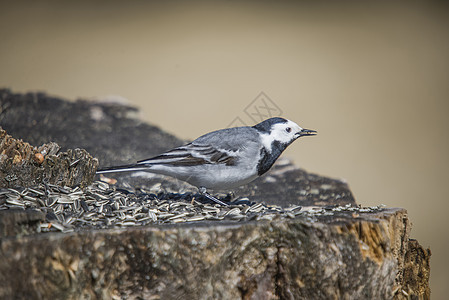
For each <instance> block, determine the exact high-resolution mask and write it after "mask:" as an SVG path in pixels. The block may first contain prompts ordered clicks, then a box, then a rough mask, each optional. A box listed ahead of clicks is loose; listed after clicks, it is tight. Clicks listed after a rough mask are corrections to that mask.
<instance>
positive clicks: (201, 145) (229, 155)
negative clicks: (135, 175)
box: [138, 127, 259, 166]
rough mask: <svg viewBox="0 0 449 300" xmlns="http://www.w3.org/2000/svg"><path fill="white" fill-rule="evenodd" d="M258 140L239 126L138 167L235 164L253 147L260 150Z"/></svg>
mask: <svg viewBox="0 0 449 300" xmlns="http://www.w3.org/2000/svg"><path fill="white" fill-rule="evenodd" d="M258 142H259V137H258V135H257V132H256V130H255V129H252V128H248V127H236V128H228V129H222V130H217V131H213V132H210V133H207V134H205V135H203V136H201V137H199V138H197V139H196V140H194V141H193V142H191V143H189V144H187V145H184V146H181V147H178V148H175V149H172V150H169V151H167V152H165V153H163V154H161V155H158V156H156V157H153V158H150V159H146V160H142V161H139V162H138V164H167V165H173V166H197V165H205V164H225V165H228V166H230V165H235V164H236V163H237V160H238V153H239V152H240V151H243V150H244V149H246V148H248V147H250V146H251V145H252V146H253V147H254V148H255V149H256V151H259V149H258V148H257V147H258V146H257V143H258Z"/></svg>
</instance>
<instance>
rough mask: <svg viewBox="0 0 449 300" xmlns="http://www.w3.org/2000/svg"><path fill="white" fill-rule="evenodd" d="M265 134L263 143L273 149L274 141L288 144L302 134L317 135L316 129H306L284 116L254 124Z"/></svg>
mask: <svg viewBox="0 0 449 300" xmlns="http://www.w3.org/2000/svg"><path fill="white" fill-rule="evenodd" d="M254 128H255V129H257V130H258V131H259V132H260V133H261V134H262V136H263V143H264V144H265V147H266V148H267V149H271V144H272V143H273V142H277V143H280V144H282V145H284V146H288V145H290V144H291V143H293V142H294V141H295V140H296V139H298V138H299V137H302V136H309V135H316V131H315V130H310V129H304V128H302V127H300V126H299V125H298V124H296V123H295V122H292V121H290V120H287V119H284V118H279V117H276V118H270V119H267V120H265V121H263V122H260V123H259V124H257V125H255V126H254Z"/></svg>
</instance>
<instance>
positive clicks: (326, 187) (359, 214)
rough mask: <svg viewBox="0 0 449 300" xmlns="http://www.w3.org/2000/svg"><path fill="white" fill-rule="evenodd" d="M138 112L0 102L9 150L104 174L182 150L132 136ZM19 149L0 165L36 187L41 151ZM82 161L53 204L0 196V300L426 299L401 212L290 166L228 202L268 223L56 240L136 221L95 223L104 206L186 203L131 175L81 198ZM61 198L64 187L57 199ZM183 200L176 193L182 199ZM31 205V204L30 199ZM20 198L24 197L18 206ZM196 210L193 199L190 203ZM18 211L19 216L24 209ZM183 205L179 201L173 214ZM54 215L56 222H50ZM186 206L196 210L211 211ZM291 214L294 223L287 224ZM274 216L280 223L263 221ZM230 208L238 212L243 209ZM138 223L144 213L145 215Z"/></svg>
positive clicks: (420, 263) (32, 98) (34, 100)
mask: <svg viewBox="0 0 449 300" xmlns="http://www.w3.org/2000/svg"><path fill="white" fill-rule="evenodd" d="M135 112H136V110H135V109H134V108H131V107H127V106H124V105H120V104H113V103H91V102H87V101H76V102H68V101H64V100H61V99H56V98H51V97H48V96H47V95H45V94H26V95H21V94H13V93H11V92H10V91H9V90H0V126H1V127H2V128H3V129H4V130H6V131H7V132H8V134H11V135H12V137H14V138H15V140H14V141H18V139H23V140H24V141H26V142H29V143H31V144H34V145H40V144H45V143H49V142H50V141H53V142H55V143H57V145H59V146H60V147H61V150H62V151H66V152H67V153H69V152H68V150H69V149H75V148H84V149H86V150H87V151H88V153H90V154H91V155H92V156H94V157H97V158H99V160H100V163H101V164H102V165H103V166H106V165H110V164H113V163H114V164H115V163H117V164H120V163H129V162H132V161H136V160H138V159H143V158H146V157H149V156H152V155H156V154H158V153H160V152H162V151H164V150H167V149H169V148H172V147H174V146H178V145H180V144H182V143H183V141H181V140H179V139H177V138H176V137H173V136H171V135H169V134H167V133H165V132H163V131H162V130H160V129H159V128H157V127H154V126H151V125H148V124H145V123H143V122H141V121H140V120H139V119H137V118H136V117H135V115H134V114H135ZM130 113H131V114H130ZM19 120H20V122H19ZM8 140H9V141H11V138H9V137H8ZM147 141H154V143H150V144H149V143H148V142H147ZM20 143H22V142H20ZM20 143H19V144H20ZM2 145H5V143H3V144H2ZM10 145H11V144H10ZM20 145H24V146H23V147H19V148H14V147H11V146H10V147H9V148H8V147H6V148H3V149H15V150H14V151H9V152H8V151H5V153H4V154H5V155H6V157H7V159H5V158H2V161H3V162H5V161H8V163H7V165H8V166H13V167H15V166H14V159H15V157H16V156H17V153H19V154H20V157H21V159H25V161H27V162H29V166H28V167H27V168H28V169H26V168H25V169H24V171H23V173H26V174H25V175H23V176H31V175H32V174H38V172H37V171H32V168H40V167H41V166H39V164H37V165H36V163H37V162H38V161H37V162H36V161H35V160H33V155H35V153H37V152H39V151H38V149H37V150H36V148H33V147H32V146H29V145H26V144H24V143H23V144H20ZM19 149H25V150H26V151H22V150H19ZM21 151H22V152H21ZM36 151H37V152H36ZM7 153H8V154H7ZM83 153H84V152H83ZM83 155H85V156H84V157H87V158H88V159H87V161H89V162H90V165H89V164H86V165H84V167H83V168H82V169H83V170H84V171H83V172H82V173H78V174H81V175H80V177H77V178H79V179H77V180H73V181H60V180H59V181H58V180H55V181H53V185H54V186H53V187H52V188H53V189H52V193H53V194H52V195H48V194H46V193H41V192H39V191H38V188H37V187H36V188H34V184H37V183H39V178H42V176H41V177H39V176H34V177H29V178H30V180H35V181H33V184H32V185H33V187H31V188H28V189H26V188H24V186H26V183H25V182H24V184H20V185H21V186H22V187H19V186H17V185H16V184H17V183H18V182H19V181H16V183H12V184H9V185H7V186H8V187H10V189H3V190H0V208H2V210H0V256H1V260H0V280H1V281H2V285H0V297H1V298H13V297H15V298H45V299H47V298H48V299H50V298H51V299H78V298H104V299H110V298H115V299H118V298H130V299H137V298H139V299H142V298H144V299H159V298H163V299H175V298H176V299H179V298H193V299H196V298H198V299H210V298H224V299H335V298H338V299H340V298H342V299H389V298H394V299H409V298H412V299H415V298H424V299H428V298H429V297H430V290H429V273H430V265H429V259H430V250H428V249H427V250H426V249H423V248H422V247H421V246H420V245H419V243H418V242H417V241H416V240H412V239H410V222H409V220H408V217H407V212H406V210H405V209H402V208H383V207H380V206H379V207H372V208H363V207H359V206H357V204H356V202H355V200H354V198H353V196H352V193H351V191H350V189H349V187H348V186H347V184H346V183H344V182H342V181H340V180H335V179H331V178H327V177H322V176H319V175H315V174H310V173H308V172H306V171H304V170H301V169H298V168H296V167H295V166H294V165H292V164H291V163H290V162H288V161H286V160H284V161H280V162H279V163H278V164H277V165H276V166H274V168H273V169H272V170H271V171H269V172H268V173H267V174H266V176H264V177H262V178H260V179H258V180H256V181H255V182H253V183H251V184H249V185H247V186H245V187H242V188H240V189H238V190H237V191H236V194H237V196H243V197H248V198H249V200H250V201H254V202H258V203H264V205H263V206H260V205H259V206H258V207H259V209H260V208H261V207H263V208H264V209H265V212H264V213H263V214H262V213H260V214H257V213H253V214H252V215H251V214H247V215H246V216H244V217H243V218H240V217H239V219H238V220H234V219H232V218H226V216H223V215H222V216H223V218H221V219H220V218H216V220H215V221H211V219H205V220H201V221H187V220H185V218H186V217H183V216H181V217H179V218H178V219H179V220H180V219H183V220H184V221H183V223H176V222H175V221H174V220H176V219H171V221H170V218H169V217H166V218H165V219H164V221H163V222H162V221H161V222H160V223H157V222H153V223H151V222H150V223H145V224H146V225H142V226H135V225H133V226H127V225H126V224H125V223H126V220H125V221H123V222H121V223H120V224H122V225H120V226H119V225H117V224H118V223H109V225H108V224H107V223H104V226H97V227H95V226H87V225H86V226H74V227H71V229H70V230H65V229H67V228H68V227H63V226H62V225H61V224H63V225H64V224H65V223H61V224H59V223H58V222H62V221H64V222H66V223H67V224H69V218H70V220H71V221H73V219H74V218H77V217H80V218H82V217H83V216H86V215H88V214H91V215H95V216H101V215H103V216H106V214H107V215H111V216H114V218H115V217H117V216H123V217H124V218H125V219H126V218H128V217H131V218H132V217H133V216H134V215H133V214H135V213H134V211H133V210H126V209H124V208H123V207H122V208H120V207H119V208H118V209H115V208H114V207H113V208H112V210H109V211H106V210H105V208H104V206H106V205H109V204H108V203H112V202H113V201H116V202H117V201H119V200H115V199H116V198H117V199H121V200H120V201H122V200H123V201H125V200H126V201H128V202H126V201H125V202H124V203H125V204H126V203H131V202H132V201H134V202H132V203H133V205H139V203H150V202H149V201H156V200H151V199H149V198H148V197H147V194H145V193H147V192H146V191H164V192H163V193H162V192H161V193H160V194H158V195H156V196H155V197H159V198H160V197H161V195H162V194H163V195H165V196H166V197H172V198H173V199H170V200H163V199H162V200H160V201H161V202H160V203H165V202H164V201H168V202H167V203H165V204H162V205H166V204H167V205H168V206H165V207H171V206H172V204H173V203H177V201H178V200H174V199H175V198H176V197H177V196H180V195H181V196H182V197H184V196H185V195H190V194H189V193H193V191H194V190H193V189H192V188H191V187H190V186H188V185H187V184H184V183H182V182H179V181H177V180H173V179H170V178H167V177H162V176H144V175H139V176H136V175H130V174H119V175H117V176H114V177H115V179H116V180H117V184H116V185H115V188H114V189H113V190H112V191H109V190H107V193H106V192H105V194H101V193H97V192H91V191H92V185H90V186H87V187H85V186H83V187H80V188H79V187H73V186H77V185H78V186H81V185H82V184H81V183H82V182H85V183H86V184H88V183H90V182H91V180H92V179H91V172H95V170H94V169H95V167H96V165H95V163H94V161H95V160H94V159H92V158H90V156H88V154H87V152H86V153H84V154H83ZM56 156H57V155H56ZM59 158H61V160H60V161H58V163H57V165H58V166H63V167H64V168H62V167H61V169H60V170H64V172H66V173H64V172H63V173H64V174H67V172H69V171H67V170H69V169H70V168H67V166H70V164H71V163H73V160H74V159H75V160H77V159H78V157H76V156H73V155H72V156H70V155H68V156H63V157H59ZM66 158H68V160H66ZM89 159H90V160H89ZM33 161H34V162H33ZM16 162H17V158H16ZM89 168H91V169H89ZM87 169H89V170H90V171H89V170H87ZM33 172H35V173H33ZM17 174H19V175H20V174H21V173H17ZM8 175H9V174H5V176H8ZM24 178H25V177H24ZM46 178H53V177H51V176H50V177H46ZM80 178H83V179H80ZM83 180H84V181H83ZM68 184H71V185H72V187H71V188H69V187H67V188H65V187H63V185H68ZM59 185H61V187H60V188H58V186H59ZM40 188H43V189H44V190H45V188H46V187H42V186H41V187H40ZM30 189H31V190H30ZM180 190H182V191H184V192H185V193H184V194H180V193H179V191H180ZM28 191H34V192H36V193H37V194H33V196H32V197H30V196H29V195H30V194H27V192H28ZM139 191H141V192H139ZM142 191H143V192H142ZM11 193H12V194H11ZM75 193H76V195H83V196H85V195H91V196H92V197H93V195H94V194H95V193H97V194H98V195H97V197H98V199H97V200H89V201H90V202H89V203H88V204H86V203H84V206H83V207H81V208H80V207H78V208H77V209H78V211H79V215H73V216H70V215H64V214H62V213H64V212H65V210H67V211H68V210H70V209H72V208H74V207H75V206H76V205H75V204H74V202H73V203H72V202H70V201H71V200H70V199H71V198H70V196H68V195H75ZM89 193H90V194H89ZM139 193H140V194H139ZM150 193H152V192H148V195H150ZM15 194H17V199H19V198H20V199H19V200H20V201H23V203H26V204H24V205H23V206H20V205H19V207H21V208H19V209H13V206H14V203H15V202H14V199H15V198H14V197H15ZM41 194H42V195H41ZM24 195H25V196H29V198H28V200H26V199H24V197H25V196H24ZM50 196H51V197H50ZM181 196H180V197H181ZM2 197H3V198H2ZM4 197H6V198H4ZM8 197H9V198H8ZM108 197H109V198H108ZM112 197H116V198H114V199H112ZM182 197H181V198H182ZM189 197H190V196H189ZM192 197H193V198H192ZM192 197H191V198H189V199H192V203H193V202H194V200H195V196H192ZM105 198H106V199H105ZM2 199H3V200H2ZM11 199H12V200H11ZM30 199H34V200H30ZM176 199H177V198H176ZM19 200H17V201H16V202H18V203H19V204H20V201H19ZM2 201H3V202H2ZM26 201H28V202H26ZM53 201H56V202H53ZM58 201H59V202H58ZM108 201H109V202H108ZM139 201H140V202H139ZM145 201H147V202H145ZM157 201H159V200H157ZM182 201H184V202H185V201H186V200H185V199H184V200H179V201H178V202H179V203H181V202H182ZM189 201H190V200H189ZM189 201H188V202H187V203H190V202H189ZM30 203H31V204H30ZM55 203H57V205H59V206H58V208H60V209H62V212H61V211H59V212H58V211H56V210H55V209H54V208H55V205H56V204H55ZM67 203H70V204H67ZM114 204H115V202H114ZM71 205H72V206H71ZM185 205H190V204H185ZM191 205H192V207H193V208H192V209H193V210H195V209H197V208H198V207H203V208H204V207H205V208H207V207H209V205H208V204H198V206H195V205H197V204H195V205H194V204H191ZM292 205H293V208H291V207H290V208H289V206H292ZM298 205H300V206H302V207H303V208H302V210H301V211H299V209H298V210H296V212H295V213H292V211H293V209H296V208H297V207H298ZM278 207H279V209H278V212H274V213H270V214H267V212H269V211H272V210H273V208H276V209H277V208H278ZM125 208H126V207H125ZM235 208H238V210H239V212H240V211H243V210H246V211H249V208H250V207H248V208H243V207H241V206H235ZM137 209H141V210H140V211H139V212H138V213H141V212H142V208H139V207H137ZM227 209H228V210H232V209H233V208H232V207H230V208H227ZM270 209H271V210H270ZM289 209H290V210H289ZM83 210H84V211H83ZM228 212H229V211H228ZM145 213H148V214H149V213H150V212H149V211H145V212H144V214H145ZM114 214H115V215H114ZM136 214H137V213H136ZM268 215H269V216H270V218H267V216H268ZM218 216H220V213H218ZM60 218H62V221H61V219H60ZM136 218H137V217H136ZM136 218H135V219H136ZM161 218H162V217H161ZM143 219H145V220H147V221H148V218H142V219H140V220H143ZM158 220H161V219H158ZM165 221H167V223H170V224H166V223H164V222H165ZM169 221H170V222H169ZM148 222H149V221H148ZM56 224H59V225H58V226H60V227H57V226H56ZM72 224H74V223H72ZM141 224H143V223H141ZM47 225H48V226H47ZM69 225H70V224H69ZM61 226H62V227H61ZM67 226H68V225H67ZM56 227H57V228H56ZM58 228H59V229H58ZM58 230H61V231H62V232H57V231H58ZM44 231H47V232H44Z"/></svg>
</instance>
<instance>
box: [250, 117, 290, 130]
mask: <svg viewBox="0 0 449 300" xmlns="http://www.w3.org/2000/svg"><path fill="white" fill-rule="evenodd" d="M287 122H288V120H286V119H284V118H281V117H274V118H270V119H266V120H264V121H262V122H260V123H259V124H256V125H254V126H253V128H255V129H257V130H259V131H262V132H267V133H268V132H270V130H271V127H272V126H273V125H274V124H278V123H287Z"/></svg>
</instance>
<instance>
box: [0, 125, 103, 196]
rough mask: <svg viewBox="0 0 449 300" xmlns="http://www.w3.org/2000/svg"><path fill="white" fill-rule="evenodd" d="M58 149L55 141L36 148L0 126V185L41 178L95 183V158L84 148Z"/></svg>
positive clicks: (36, 181)
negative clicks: (60, 150)
mask: <svg viewBox="0 0 449 300" xmlns="http://www.w3.org/2000/svg"><path fill="white" fill-rule="evenodd" d="M58 152H59V146H58V145H57V144H55V143H48V144H44V145H42V146H40V147H39V148H36V147H33V146H31V145H30V144H28V143H25V142H23V141H22V140H17V139H15V138H13V137H11V136H10V135H8V134H6V131H5V130H3V129H2V128H1V127H0V188H5V187H15V186H33V185H36V184H39V183H42V182H45V183H51V184H58V185H62V186H63V185H66V186H81V187H84V186H87V185H89V184H90V183H92V181H93V178H94V176H95V171H96V169H97V167H98V160H97V159H96V158H93V157H92V156H91V155H90V154H89V153H87V152H86V150H84V149H69V150H67V151H66V152H60V153H58Z"/></svg>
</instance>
